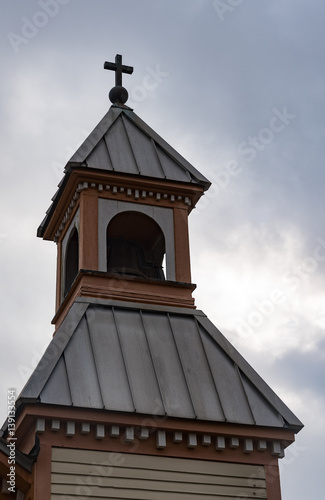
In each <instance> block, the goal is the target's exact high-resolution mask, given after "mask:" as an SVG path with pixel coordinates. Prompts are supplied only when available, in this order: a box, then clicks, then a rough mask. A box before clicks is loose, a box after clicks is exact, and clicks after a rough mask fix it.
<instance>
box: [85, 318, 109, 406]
mask: <svg viewBox="0 0 325 500" xmlns="http://www.w3.org/2000/svg"><path fill="white" fill-rule="evenodd" d="M85 318H86V326H87V332H88V337H89V343H90V347H91V352H92V355H93V360H94V365H95V368H96V378H97V382H98V387H99V392H100V398H101V400H102V407H103V408H105V403H104V398H103V392H102V388H101V384H100V379H99V375H98V373H99V370H98V366H97V360H96V356H95V352H94V346H93V341H92V335H91V331H90V328H89V323H88V317H87V311H86V314H85Z"/></svg>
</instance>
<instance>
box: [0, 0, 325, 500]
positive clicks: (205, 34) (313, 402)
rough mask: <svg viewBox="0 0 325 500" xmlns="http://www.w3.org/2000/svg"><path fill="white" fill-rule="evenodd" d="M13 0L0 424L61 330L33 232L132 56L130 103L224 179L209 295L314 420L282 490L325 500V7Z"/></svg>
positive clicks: (205, 207) (203, 220) (209, 224)
mask: <svg viewBox="0 0 325 500" xmlns="http://www.w3.org/2000/svg"><path fill="white" fill-rule="evenodd" d="M0 5H1V19H0V35H1V43H0V50H1V62H2V67H1V74H2V78H1V80H0V95H1V113H0V126H1V134H0V148H1V149H0V150H1V164H0V169H1V182H0V190H1V198H0V200H1V212H0V213H1V217H0V253H1V259H0V272H1V292H0V293H1V295H0V298H1V346H2V347H1V352H2V357H1V364H0V390H1V392H0V401H1V404H0V416H1V421H3V420H4V418H5V416H6V391H7V388H8V387H16V388H17V390H18V391H19V390H20V389H21V388H22V386H23V384H24V383H25V381H26V380H27V378H28V376H29V375H30V373H31V371H32V369H33V367H34V366H35V364H36V362H37V360H38V359H39V357H40V355H41V354H42V352H43V350H44V348H45V347H46V345H47V344H48V342H49V341H50V339H51V336H52V333H53V327H52V326H51V323H50V322H51V319H52V317H53V315H54V294H55V266H56V262H55V260H56V248H55V244H54V243H52V242H47V241H42V240H41V239H38V238H36V230H37V227H38V225H39V224H40V222H41V221H42V219H43V217H44V214H45V211H46V209H47V208H48V206H49V205H50V203H51V201H50V200H51V197H52V196H53V194H54V192H55V191H56V185H57V183H58V182H59V180H60V178H61V176H62V171H63V167H64V165H65V163H66V161H67V160H68V159H69V158H70V156H72V154H73V152H74V151H75V150H76V149H77V147H78V146H79V145H80V143H81V142H82V141H83V140H84V138H85V137H86V136H87V134H89V133H90V131H91V130H92V129H93V127H94V126H95V125H96V124H97V123H98V122H99V120H100V119H101V118H102V116H103V115H104V114H105V112H106V110H107V109H108V107H109V101H108V98H107V94H108V92H109V90H110V88H111V87H112V86H113V82H114V75H113V74H112V73H111V72H108V71H104V70H103V62H104V61H107V60H109V61H113V60H114V57H115V54H116V53H120V54H123V63H124V64H127V65H133V66H134V73H133V75H132V76H130V75H126V76H124V84H125V86H126V87H127V88H128V90H129V94H130V99H129V102H128V104H129V105H130V106H132V107H133V108H134V110H135V112H136V113H137V114H138V115H139V116H140V117H141V118H142V119H143V120H144V121H146V122H147V123H148V124H149V125H150V126H151V127H152V128H153V129H154V130H156V132H158V133H159V134H160V135H162V136H163V137H164V139H166V140H167V142H169V143H170V144H171V145H172V146H173V147H175V149H177V150H178V151H179V152H180V153H181V154H182V155H183V156H184V157H185V158H186V159H187V160H189V161H190V162H191V163H192V164H193V165H194V166H195V167H196V168H197V169H198V170H200V171H201V172H202V173H203V174H204V175H205V176H206V177H208V178H209V179H210V180H211V181H212V182H213V186H212V187H211V189H210V191H209V192H208V193H207V194H206V196H205V197H204V198H203V199H202V200H201V201H200V203H199V204H198V207H197V209H196V210H194V211H193V212H192V214H191V216H190V236H191V255H192V277H193V282H195V283H196V284H197V290H196V292H195V297H196V304H197V306H198V307H199V308H200V309H202V310H203V311H204V312H205V313H206V314H207V315H208V316H209V317H210V319H211V320H212V321H213V322H214V323H215V324H216V326H218V327H219V329H220V330H221V331H222V332H223V333H224V334H225V335H226V336H227V337H228V338H229V339H230V340H231V341H232V342H233V343H234V345H235V346H236V347H237V349H238V350H239V351H240V352H241V353H242V354H243V355H244V356H245V357H246V359H247V360H248V361H249V362H250V363H251V364H252V365H253V367H254V368H255V369H256V370H257V371H258V372H259V373H260V375H261V376H262V377H263V378H264V379H265V380H266V381H267V382H268V383H269V384H270V385H271V387H272V388H273V389H274V390H275V391H276V392H277V393H278V394H279V395H280V396H281V397H282V398H283V400H284V401H285V402H286V403H287V404H288V406H289V407H290V408H291V409H292V410H293V411H294V412H295V413H296V415H297V416H298V417H299V418H300V419H301V420H302V421H303V422H304V424H305V428H304V429H303V430H302V431H301V432H300V433H299V434H298V436H297V441H296V443H295V444H294V445H292V446H291V447H290V448H289V449H288V450H287V456H286V458H285V459H284V460H283V461H282V466H281V469H282V487H283V499H284V500H305V499H306V498H310V499H312V500H321V499H323V495H324V492H323V488H322V487H321V483H322V482H323V481H322V469H323V462H324V458H323V456H322V453H323V450H322V448H323V446H324V434H325V423H324V414H325V394H324V375H325V373H324V371H325V370H324V366H325V309H324V282H325V211H324V173H323V170H324V168H323V162H324V134H325V125H324V116H325V98H324V89H325V68H324V55H325V54H324V45H325V35H324V18H325V4H324V2H323V1H322V0H308V1H307V0H305V1H303V0H286V1H283V0H272V1H270V0H269V1H267V0H265V1H260V0H222V1H221V0H215V1H213V0H178V1H177V2H175V0H119V1H117V0H95V1H90V0H88V1H87V0H51V1H50V0H44V1H42V0H39V1H36V0H1V2H0ZM148 75H150V77H149V76H148ZM321 464H322V467H321Z"/></svg>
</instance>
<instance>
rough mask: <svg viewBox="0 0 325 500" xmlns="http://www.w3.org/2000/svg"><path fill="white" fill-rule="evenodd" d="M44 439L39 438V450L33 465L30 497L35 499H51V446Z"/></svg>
mask: <svg viewBox="0 0 325 500" xmlns="http://www.w3.org/2000/svg"><path fill="white" fill-rule="evenodd" d="M44 441H45V440H44ZM44 441H43V440H42V439H41V440H40V452H39V455H38V457H37V462H36V463H35V465H34V478H33V479H34V480H33V490H34V491H33V497H32V498H33V499H35V500H40V499H42V500H51V464H52V457H51V454H52V447H51V444H48V443H46V442H44Z"/></svg>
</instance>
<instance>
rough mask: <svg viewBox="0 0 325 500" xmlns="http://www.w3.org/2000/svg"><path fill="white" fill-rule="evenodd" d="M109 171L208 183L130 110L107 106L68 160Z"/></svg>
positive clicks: (208, 184) (78, 164)
mask: <svg viewBox="0 0 325 500" xmlns="http://www.w3.org/2000/svg"><path fill="white" fill-rule="evenodd" d="M71 166H72V167H75V166H86V167H88V168H95V169H101V170H108V171H112V172H118V173H124V174H134V175H142V176H146V177H154V178H156V179H167V180H170V181H178V182H186V183H189V182H190V183H195V184H199V185H201V186H203V187H204V189H207V188H208V187H209V186H210V182H209V181H208V180H207V179H206V178H205V177H204V176H203V175H202V174H201V173H200V172H199V171H198V170H196V169H195V168H194V167H193V165H191V164H190V163H189V162H188V161H187V160H185V158H183V157H182V156H181V155H180V154H179V153H178V152H177V151H176V150H175V149H174V148H172V147H171V146H170V145H169V144H168V143H167V142H166V141H165V140H164V139H162V138H161V137H160V136H159V135H158V134H157V133H156V132H155V131H154V130H152V129H151V128H150V127H149V126H148V125H147V124H146V123H145V122H144V121H143V120H141V118H139V116H137V115H136V114H135V113H134V112H133V111H132V110H131V109H125V108H122V107H118V106H111V107H110V109H109V111H108V112H107V113H106V115H105V116H104V118H103V119H102V120H101V121H100V122H99V124H98V125H97V127H96V128H95V129H94V130H93V131H92V132H91V134H90V135H89V136H88V137H87V139H86V140H85V141H84V143H83V144H82V145H81V146H80V147H79V149H78V150H77V151H76V152H75V154H74V155H73V156H72V158H71V159H70V160H69V162H68V164H67V166H66V169H67V168H69V167H71Z"/></svg>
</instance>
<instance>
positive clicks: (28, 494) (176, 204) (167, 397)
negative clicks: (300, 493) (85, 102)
mask: <svg viewBox="0 0 325 500" xmlns="http://www.w3.org/2000/svg"><path fill="white" fill-rule="evenodd" d="M105 68H107V69H112V70H114V71H115V75H116V82H115V83H116V85H115V87H114V88H113V89H112V90H111V92H110V94H109V95H110V99H111V101H112V106H111V107H110V109H109V111H108V113H107V114H106V115H105V116H104V118H103V119H102V121H101V122H100V123H99V124H98V125H97V127H96V128H95V129H94V131H93V132H92V133H91V134H90V135H89V137H88V138H87V139H86V140H85V142H84V143H83V144H82V145H81V146H80V148H79V149H78V150H77V151H76V153H75V154H74V155H73V157H72V158H71V159H70V161H69V162H68V163H67V165H66V168H65V173H64V177H63V179H62V181H61V183H60V185H59V189H58V191H57V193H56V195H55V196H54V198H53V203H52V205H51V207H50V208H49V210H48V212H47V215H46V217H45V219H44V220H43V222H42V224H41V226H40V227H39V229H38V236H40V237H42V238H44V239H46V240H53V241H55V242H56V244H57V249H58V258H57V293H56V313H55V317H54V319H53V323H54V324H55V327H56V331H55V335H54V337H53V339H52V340H51V342H50V344H49V346H48V348H47V350H46V351H45V352H44V354H43V356H42V358H41V360H40V362H39V364H38V366H37V367H36V368H35V370H34V371H33V373H32V375H31V377H30V379H29V380H28V381H27V383H26V385H25V386H24V388H23V390H22V392H21V394H20V395H19V397H18V398H17V401H16V411H15V419H14V420H15V426H16V427H15V432H14V434H15V437H14V438H13V437H12V432H13V431H12V427H11V426H12V422H11V421H10V420H9V419H8V420H7V421H6V422H5V424H4V426H3V427H2V430H1V431H0V479H2V480H3V481H2V488H3V489H2V491H5V492H6V493H8V488H7V490H5V489H4V488H6V487H7V486H8V484H7V479H8V476H10V473H11V467H10V462H9V461H8V457H9V458H11V452H10V451H9V448H8V443H11V440H14V443H15V445H14V446H15V450H16V455H15V457H16V464H17V469H16V472H17V478H18V479H19V482H18V479H17V486H18V488H19V491H17V496H16V498H17V499H18V497H19V498H23V499H24V500H31V499H33V500H54V499H62V498H75V499H77V498H84V499H92V500H93V499H99V498H107V499H112V500H113V499H114V500H115V499H117V498H124V499H126V500H131V499H135V498H137V499H144V498H150V499H161V498H164V499H165V498H166V499H172V500H173V499H174V498H182V499H183V498H184V499H185V498H186V499H187V498H193V500H197V499H200V500H201V499H208V498H210V499H211V498H227V499H229V500H236V499H239V498H251V499H252V498H260V499H262V498H263V499H267V500H281V487H280V478H279V467H278V462H279V460H280V459H281V458H282V457H283V456H284V451H285V448H287V446H289V445H290V444H291V443H292V442H293V441H294V439H295V434H296V433H297V432H299V430H300V429H301V428H302V426H303V424H302V423H301V422H300V420H299V419H298V418H297V417H296V416H295V415H294V414H293V413H292V411H291V410H290V409H289V408H288V407H287V406H286V405H285V404H284V403H283V402H282V401H281V399H280V398H279V397H278V396H277V395H276V394H275V393H274V392H273V391H272V389H271V388H270V387H269V386H268V385H267V384H266V383H265V382H264V380H263V379H262V378H261V377H260V376H259V375H258V374H257V373H256V372H255V371H254V370H253V368H252V367H251V366H250V365H249V364H248V363H247V362H246V361H245V359H244V358H243V357H242V356H241V355H240V354H239V353H238V352H237V351H236V349H235V348H234V347H233V346H232V345H231V344H230V343H229V342H228V340H227V339H226V338H225V337H224V336H223V335H222V333H221V332H220V331H219V330H218V329H217V328H216V327H215V326H214V325H213V324H212V323H211V322H210V321H209V319H208V318H207V316H206V315H205V314H204V312H203V311H200V310H197V309H196V307H195V305H194V300H193V297H192V292H193V290H194V288H195V285H193V284H192V283H191V272H190V254H189V239H188V215H189V213H190V212H191V210H192V209H193V208H194V207H195V205H196V203H197V201H198V200H199V198H200V196H202V194H203V193H204V191H205V190H206V189H207V188H208V187H209V185H210V183H209V181H208V180H207V179H206V178H205V177H204V176H203V175H201V174H200V173H199V172H198V171H197V170H196V169H195V168H194V167H193V166H192V165H191V164H189V163H188V162H187V161H186V160H185V159H184V158H183V157H182V156H180V155H179V154H178V153H177V152H176V151H175V150H174V149H173V148H172V147H171V146H169V145H168V144H167V143H166V142H165V141H164V140H163V139H162V138H161V137H159V136H158V135H157V134H156V133H155V132H154V131H153V130H152V129H151V128H150V127H148V125H146V124H145V123H144V122H143V121H142V120H141V119H140V118H139V117H138V116H137V115H135V113H133V111H132V110H131V109H130V108H128V107H127V106H126V100H127V91H126V90H125V89H124V88H123V87H122V73H126V74H131V73H132V71H133V68H131V67H130V66H124V65H122V57H121V56H116V59H115V63H105ZM11 446H12V444H11ZM18 476H19V477H18ZM0 496H1V493H0ZM1 498H2V497H1Z"/></svg>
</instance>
